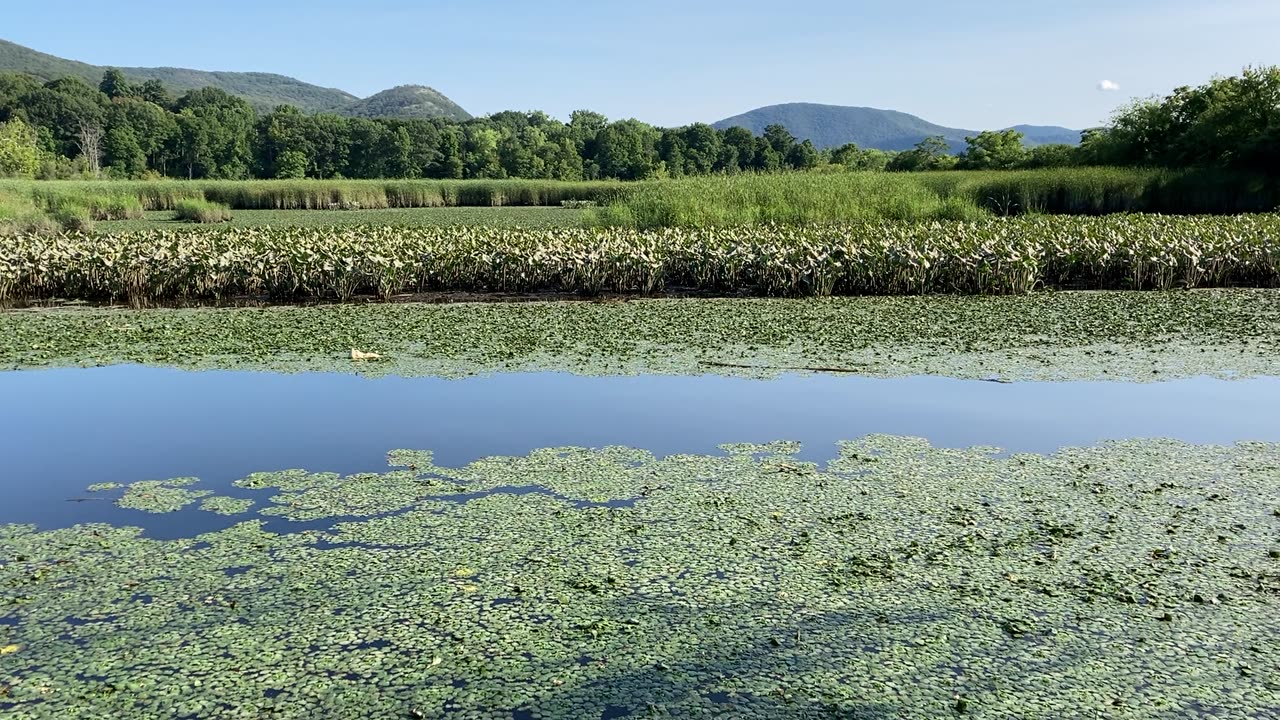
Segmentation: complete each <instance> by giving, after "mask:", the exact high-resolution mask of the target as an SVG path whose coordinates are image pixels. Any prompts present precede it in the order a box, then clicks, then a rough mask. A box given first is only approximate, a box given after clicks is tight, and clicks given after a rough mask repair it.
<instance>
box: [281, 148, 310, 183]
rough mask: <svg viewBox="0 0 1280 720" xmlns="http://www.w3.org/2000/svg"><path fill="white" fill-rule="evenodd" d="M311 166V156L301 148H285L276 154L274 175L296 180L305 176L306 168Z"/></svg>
mask: <svg viewBox="0 0 1280 720" xmlns="http://www.w3.org/2000/svg"><path fill="white" fill-rule="evenodd" d="M310 166H311V158H309V157H307V154H306V153H304V152H302V151H301V150H285V151H284V152H282V153H280V154H279V155H278V156H276V159H275V171H276V175H275V176H276V177H277V178H280V179H288V180H297V179H300V178H304V177H306V176H307V168H308V167H310Z"/></svg>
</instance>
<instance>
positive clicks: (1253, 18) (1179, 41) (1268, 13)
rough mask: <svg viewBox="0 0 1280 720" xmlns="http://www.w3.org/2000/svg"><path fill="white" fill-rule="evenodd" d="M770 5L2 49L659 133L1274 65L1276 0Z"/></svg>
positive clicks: (561, 9) (998, 122)
mask: <svg viewBox="0 0 1280 720" xmlns="http://www.w3.org/2000/svg"><path fill="white" fill-rule="evenodd" d="M776 7H777V6H776V5H772V4H765V3H762V2H758V1H757V0H749V1H745V2H740V3H735V4H728V3H714V4H711V3H704V4H701V5H699V6H697V7H693V6H692V5H691V4H688V3H680V4H677V3H674V2H671V0H656V1H655V2H652V3H649V4H647V5H646V6H644V7H638V6H625V7H597V6H580V5H578V4H576V3H566V2H560V1H558V0H550V1H549V2H544V3H540V4H538V5H537V6H536V7H531V6H529V5H526V4H518V3H511V2H505V1H503V2H492V3H489V4H487V5H486V6H485V7H484V8H483V9H477V8H472V7H442V8H434V9H432V8H422V7H414V6H412V4H409V3H383V4H382V5H380V6H377V7H368V8H352V7H351V6H350V5H349V4H347V3H338V2H334V1H333V0H314V1H312V2H306V3H301V2H280V3H272V4H271V5H270V6H267V5H265V4H259V3H248V2H245V0H229V1H228V2H224V3H223V4H222V6H221V7H220V8H219V10H218V14H217V17H216V21H211V20H210V16H209V13H208V10H207V9H205V8H203V7H187V6H175V5H172V4H169V3H165V4H161V3H155V2H145V1H143V0H122V1H121V2H116V3H112V4H110V6H106V5H103V6H94V7H83V6H82V5H81V4H80V3H72V2H68V1H67V0H50V1H49V2H44V3H41V4H39V5H22V6H18V7H13V8H7V9H6V14H7V16H8V17H9V19H10V22H9V23H7V27H6V28H5V29H4V30H3V31H2V32H0V36H3V38H4V39H7V40H10V41H12V42H16V43H19V44H22V45H26V46H28V47H31V48H33V49H35V50H39V51H41V52H45V53H49V54H52V55H57V56H60V57H64V58H68V59H72V60H79V61H83V62H88V63H92V64H95V65H110V66H149V67H154V66H173V67H186V68H194V69H200V70H214V71H217V70H223V71H258V72H271V73H278V74H282V75H289V76H292V77H296V78H298V79H300V80H303V81H305V82H308V83H313V84H316V85H321V86H325V87H334V88H339V89H342V90H346V91H347V92H351V93H353V94H356V95H358V96H361V97H367V96H369V95H371V94H373V93H376V92H378V91H380V90H384V89H387V88H390V87H393V86H396V85H404V84H417V85H429V86H431V87H434V88H436V89H437V90H439V91H441V92H442V93H444V94H445V95H447V96H449V97H450V98H451V99H453V100H454V101H456V102H457V103H459V104H460V105H461V106H462V107H464V108H466V109H467V110H468V111H469V112H471V113H473V114H475V115H486V114H491V113H494V112H498V111H501V110H544V111H546V112H548V113H550V114H552V115H555V116H557V117H561V118H565V117H567V116H568V114H569V113H570V112H571V111H573V110H575V109H580V108H587V109H591V110H596V111H599V112H602V113H604V114H606V115H608V116H609V117H611V118H625V117H636V118H639V119H641V120H644V121H646V122H651V123H654V124H658V125H664V126H677V125H684V124H687V123H690V122H695V121H702V122H715V121H717V120H720V119H723V118H726V117H730V116H733V115H737V114H740V113H743V112H747V111H749V110H752V109H755V108H757V107H761V106H767V105H777V104H783V103H790V102H807V103H818V104H825V105H847V106H865V107H876V108H883V109H888V110H898V111H901V112H906V113H911V114H913V115H918V116H920V117H922V118H924V119H926V120H929V121H931V122H934V123H938V124H941V125H946V126H949V127H959V128H972V129H987V128H996V127H1007V126H1011V125H1017V124H1031V125H1062V126H1066V127H1072V128H1084V127H1091V126H1095V125H1098V124H1100V123H1102V122H1103V121H1105V120H1106V119H1107V117H1108V116H1109V115H1110V114H1111V112H1112V111H1113V110H1114V109H1115V108H1116V107H1118V106H1120V105H1122V104H1124V103H1126V102H1128V101H1129V100H1130V99H1131V98H1133V97H1146V96H1150V95H1157V94H1166V93H1168V92H1169V91H1171V90H1172V89H1174V88H1175V87H1177V86H1181V85H1196V84H1200V83H1203V82H1204V81H1206V80H1208V79H1209V78H1210V77H1212V76H1214V75H1222V74H1235V73H1238V72H1239V70H1240V69H1241V68H1242V67H1244V66H1246V65H1257V64H1275V63H1277V62H1280V51H1278V50H1276V49H1275V48H1276V47H1280V45H1277V44H1276V43H1275V41H1274V38H1273V37H1272V36H1273V34H1274V30H1275V29H1276V28H1277V27H1278V26H1280V3H1276V2H1271V1H1270V0H1266V1H1262V0H1224V1H1223V2H1220V3H1218V4H1217V5H1216V6H1206V5H1205V4H1203V3H1198V2H1191V1H1188V0H1170V1H1169V2H1157V1H1155V0H1129V1H1128V2H1111V3H1104V2H1101V1H1100V0H1081V1H1080V2H1076V3H1073V4H1071V5H1069V6H1067V5H1061V6H1055V7H1036V8H1028V7H1027V6H1026V5H1025V4H1021V3H1019V4H1015V3H1013V2H1010V1H1009V0H995V1H994V2H990V3H987V4H985V5H983V6H981V7H974V8H965V9H964V10H956V9H954V8H953V7H952V6H951V4H949V3H945V2H941V0H921V1H920V2H918V3H916V4H915V5H914V6H910V12H904V11H903V7H904V6H903V4H902V3H889V2H883V1H880V0H877V1H874V2H864V3H861V4H860V7H858V8H856V9H855V8H850V7H848V6H847V4H845V3H837V2H829V1H823V2H802V3H798V4H791V5H788V6H787V7H788V9H789V10H791V12H790V13H787V14H781V13H778V12H777V9H776ZM68 17H75V18H76V20H77V22H75V23H74V25H69V24H68V23H67V18H68ZM124 20H127V22H122V21H124Z"/></svg>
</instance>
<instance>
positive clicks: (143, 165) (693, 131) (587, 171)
mask: <svg viewBox="0 0 1280 720" xmlns="http://www.w3.org/2000/svg"><path fill="white" fill-rule="evenodd" d="M0 123H2V124H0V175H16V176H27V177H37V178H45V179H54V178H69V177H103V176H106V177H122V178H133V177H148V176H168V177H182V178H225V179H241V178H304V177H311V178H336V177H347V178H507V177H515V178H539V179H558V180H584V179H587V180H590V179H604V178H610V179H620V180H640V179H647V178H659V177H681V176H686V175H708V174H716V173H721V174H734V173H741V172H776V171H782V170H811V169H816V168H823V169H828V170H841V169H857V170H891V171H923V170H937V169H953V168H958V169H1003V168H1035V167H1062V166H1081V165H1141V166H1150V167H1172V168H1182V167H1224V168H1231V169H1246V170H1258V171H1263V172H1275V170H1276V168H1277V167H1280V67H1268V68H1248V69H1246V70H1244V71H1243V72H1242V73H1241V75H1239V76H1233V77H1226V78H1217V79H1214V80H1213V81H1211V82H1209V83H1207V84H1205V85H1202V86H1199V87H1194V88H1193V87H1183V88H1179V89H1177V90H1175V91H1174V92H1173V93H1172V94H1171V95H1169V96H1167V97H1164V98H1153V99H1149V100H1142V101H1137V102H1135V103H1133V104H1131V105H1129V106H1127V107H1124V108H1122V109H1121V110H1120V111H1118V112H1117V113H1116V115H1115V117H1114V118H1113V120H1112V122H1111V124H1110V125H1109V126H1107V127H1103V128H1098V129H1094V130H1089V131H1086V132H1085V133H1084V136H1083V138H1082V142H1081V144H1080V145H1079V146H1072V145H1042V146H1039V147H1035V148H1027V147H1026V146H1025V145H1024V143H1023V138H1022V136H1021V134H1020V133H1019V132H1017V131H1016V130H1004V131H994V132H983V133H980V134H978V135H976V136H973V137H969V138H966V141H967V144H968V146H967V148H966V149H965V151H964V152H962V153H960V154H958V155H953V154H951V153H950V147H949V146H948V144H947V143H946V141H945V140H944V139H943V138H940V137H932V138H927V139H925V140H924V141H922V142H921V143H919V144H918V145H916V147H914V148H912V149H910V150H907V151H904V152H899V153H892V152H885V151H880V150H873V149H865V148H859V147H856V146H854V145H845V146H842V147H837V148H833V149H830V150H826V151H821V152H820V151H819V150H817V149H816V148H815V147H814V146H813V144H812V143H810V142H809V141H807V140H806V141H804V142H800V141H798V140H797V139H796V138H795V137H794V136H792V134H791V133H790V132H788V130H787V129H786V128H785V127H783V126H781V125H771V126H769V127H768V128H766V129H765V131H764V132H763V133H762V134H761V135H758V136H757V135H754V134H752V133H751V131H749V130H746V129H744V128H740V127H730V128H726V129H722V130H717V129H715V128H713V127H712V126H710V125H706V124H702V123H696V124H693V125H688V126H686V127H681V128H658V127H654V126H652V125H648V124H646V123H643V122H640V121H638V120H618V121H609V120H608V119H607V118H605V117H604V116H603V115H600V114H599V113H594V112H590V111H585V110H582V111H577V112H574V113H573V114H572V116H571V117H570V119H569V122H567V123H566V122H562V121H560V120H557V119H555V118H552V117H550V116H548V115H546V114H545V113H541V112H529V113H523V112H501V113H497V114H494V115H490V116H487V117H483V118H475V119H471V120H466V121H462V122H458V121H452V120H447V119H442V118H437V119H431V120H397V119H381V118H359V117H356V118H348V117H342V116H338V115H333V114H326V113H320V114H314V115H312V114H306V113H304V112H302V111H300V110H298V109H297V108H294V107H291V106H280V107H277V108H275V109H274V110H273V111H271V112H269V113H266V114H264V115H259V114H258V113H257V112H256V111H255V110H254V108H253V106H252V105H250V104H249V102H247V101H245V100H244V99H241V98H239V97H236V96H233V95H230V94H228V93H227V92H225V91H223V90H219V89H216V88H211V87H206V88H203V89H199V90H192V91H188V92H186V93H185V94H183V95H182V96H180V97H176V98H175V97H174V96H173V95H172V94H171V93H170V92H169V91H168V89H166V88H165V87H164V85H163V84H162V83H160V82H158V81H154V80H152V81H148V82H145V83H142V84H132V83H130V82H129V81H128V80H127V79H126V77H125V76H124V75H123V74H122V73H121V72H119V71H117V70H107V71H106V72H105V73H104V75H103V77H102V81H101V83H100V84H99V86H98V87H96V88H95V87H92V86H90V85H89V84H87V83H85V82H84V81H82V80H80V79H78V78H74V77H67V78H61V79H58V80H53V81H50V82H47V83H41V82H40V81H38V80H36V79H34V78H32V77H30V76H26V75H21V74H15V73H6V74H0Z"/></svg>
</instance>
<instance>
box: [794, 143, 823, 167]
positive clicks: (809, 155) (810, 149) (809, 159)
mask: <svg viewBox="0 0 1280 720" xmlns="http://www.w3.org/2000/svg"><path fill="white" fill-rule="evenodd" d="M821 159H822V156H821V155H820V154H819V153H818V149H817V148H815V147H814V146H813V143H812V142H810V141H808V140H805V141H804V142H802V143H800V144H799V145H793V146H792V147H791V150H790V151H789V152H788V153H787V158H786V162H787V165H788V166H790V167H792V168H794V169H796V170H812V169H813V168H815V167H817V166H818V162H819V161H820V160H821Z"/></svg>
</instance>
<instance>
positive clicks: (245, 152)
mask: <svg viewBox="0 0 1280 720" xmlns="http://www.w3.org/2000/svg"><path fill="white" fill-rule="evenodd" d="M177 108H178V111H179V113H188V114H190V115H191V116H193V117H195V118H198V119H199V120H200V121H201V125H202V128H203V138H204V143H205V152H204V154H203V155H202V161H201V162H200V163H199V166H200V168H201V169H202V176H203V177H211V178H219V179H227V180H238V179H241V178H245V177H248V176H249V174H250V169H251V168H252V166H253V163H254V154H253V146H254V143H255V141H256V139H257V132H256V126H257V113H255V112H254V110H253V106H252V105H250V104H249V103H248V102H246V101H245V100H243V99H241V98H238V97H235V96H233V95H230V94H228V93H227V92H226V91H224V90H219V89H218V88H211V87H207V88H203V89H200V90H192V91H191V92H188V93H187V94H186V95H183V96H182V98H180V99H179V100H178V104H177ZM190 167H191V166H190V165H189V166H188V169H190Z"/></svg>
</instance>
